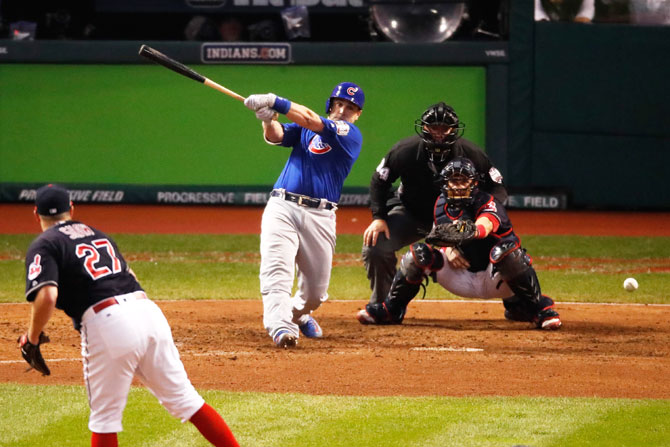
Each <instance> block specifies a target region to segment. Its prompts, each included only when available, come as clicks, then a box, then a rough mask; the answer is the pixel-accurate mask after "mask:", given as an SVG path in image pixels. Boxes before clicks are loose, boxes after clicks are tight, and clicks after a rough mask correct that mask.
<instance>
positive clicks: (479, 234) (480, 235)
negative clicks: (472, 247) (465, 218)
mask: <svg viewBox="0 0 670 447" xmlns="http://www.w3.org/2000/svg"><path fill="white" fill-rule="evenodd" d="M485 237H486V228H484V225H482V224H479V225H477V239H484V238H485Z"/></svg>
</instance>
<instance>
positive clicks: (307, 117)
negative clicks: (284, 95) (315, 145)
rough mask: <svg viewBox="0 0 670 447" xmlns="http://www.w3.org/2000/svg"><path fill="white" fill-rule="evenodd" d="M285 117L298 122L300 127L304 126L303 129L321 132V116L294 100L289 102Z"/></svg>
mask: <svg viewBox="0 0 670 447" xmlns="http://www.w3.org/2000/svg"><path fill="white" fill-rule="evenodd" d="M286 118H288V119H290V120H291V121H293V122H294V123H296V124H298V125H299V126H300V127H304V128H305V129H309V130H312V131H314V132H316V133H319V132H321V131H322V130H323V127H324V126H323V121H321V117H320V116H319V115H318V114H317V113H316V112H314V111H313V110H312V109H309V108H307V107H305V106H303V105H302V104H298V103H295V102H293V103H291V108H290V109H289V111H288V112H287V113H286Z"/></svg>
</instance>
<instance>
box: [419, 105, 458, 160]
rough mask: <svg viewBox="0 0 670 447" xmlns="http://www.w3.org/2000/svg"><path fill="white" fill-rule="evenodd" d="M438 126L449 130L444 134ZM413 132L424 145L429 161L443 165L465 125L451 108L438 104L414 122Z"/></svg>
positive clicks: (429, 108)
mask: <svg viewBox="0 0 670 447" xmlns="http://www.w3.org/2000/svg"><path fill="white" fill-rule="evenodd" d="M433 126H435V127H433ZM438 126H439V127H441V128H449V130H448V132H444V131H442V130H441V129H438V128H437V127H438ZM431 128H432V129H431ZM414 130H415V131H416V133H417V134H418V135H419V136H420V137H421V139H422V140H423V142H424V143H425V145H424V147H425V149H426V151H428V157H429V158H430V161H432V162H433V163H444V161H446V159H447V156H448V155H449V152H450V150H451V145H452V144H454V143H455V142H456V140H458V139H459V138H461V137H462V136H463V132H464V131H465V124H464V123H461V122H460V121H459V120H458V115H456V112H455V111H454V109H453V108H452V107H451V106H449V105H447V104H445V103H443V102H439V103H437V104H433V105H432V106H430V107H428V108H427V109H426V111H425V112H423V115H421V118H419V119H418V120H416V121H414ZM431 130H433V131H432V132H431Z"/></svg>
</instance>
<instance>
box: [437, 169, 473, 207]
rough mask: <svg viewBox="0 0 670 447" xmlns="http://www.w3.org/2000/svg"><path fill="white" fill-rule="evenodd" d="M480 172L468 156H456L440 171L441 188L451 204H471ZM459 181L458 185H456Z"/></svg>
mask: <svg viewBox="0 0 670 447" xmlns="http://www.w3.org/2000/svg"><path fill="white" fill-rule="evenodd" d="M479 178H480V176H479V174H478V173H477V168H475V165H474V163H472V161H471V160H470V159H468V158H464V157H456V158H454V159H453V160H451V161H449V163H447V165H446V166H445V167H444V169H442V171H441V172H440V181H441V183H442V185H441V189H442V193H443V194H444V196H445V197H446V198H447V203H448V204H449V205H458V206H463V205H469V204H470V203H472V200H473V197H472V191H473V190H474V189H475V187H477V184H478V183H479ZM456 183H458V185H456Z"/></svg>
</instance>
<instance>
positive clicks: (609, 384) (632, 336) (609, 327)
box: [0, 204, 670, 399]
mask: <svg viewBox="0 0 670 447" xmlns="http://www.w3.org/2000/svg"><path fill="white" fill-rule="evenodd" d="M31 209H32V207H31V206H29V205H7V204H0V215H2V216H3V217H4V219H0V233H35V234H36V233H37V225H36V223H35V221H34V220H32V218H31V216H30V210H31ZM76 212H77V215H76V217H77V218H79V219H81V220H84V221H86V222H88V223H90V224H91V225H93V226H97V227H99V228H101V229H103V230H104V231H107V232H110V233H116V232H138V233H181V232H184V233H189V232H190V233H235V232H237V233H254V232H256V231H257V230H258V229H259V227H260V214H261V210H260V209H258V208H242V207H238V208H214V207H151V206H130V207H117V206H107V207H105V206H97V205H85V206H82V207H80V208H77V209H76ZM367 213H368V212H367V210H364V209H360V208H350V209H346V208H345V209H341V210H339V211H338V227H339V228H338V230H339V232H340V233H352V234H360V233H361V232H362V231H363V229H364V228H365V226H366V225H367V223H368V222H369V216H368V214H367ZM511 214H512V219H513V222H514V223H515V228H516V229H517V230H518V232H519V233H520V234H521V235H522V236H523V235H524V234H584V235H593V234H606V235H622V236H637V235H658V236H670V213H641V214H631V213H602V214H600V213H591V212H582V213H569V212H536V211H535V212H531V211H513V212H512V213H511ZM649 222H655V224H654V225H649ZM652 232H653V234H650V233H652ZM17 280H19V278H17ZM150 292H151V291H149V293H150ZM363 304H364V303H363V302H361V301H349V302H347V301H344V302H327V303H325V304H324V305H323V306H322V307H321V308H320V309H319V310H318V311H317V312H316V313H315V316H316V317H317V318H318V320H319V322H320V323H321V325H322V327H323V329H324V332H325V337H324V338H323V339H321V340H309V339H300V343H299V346H298V349H296V350H294V351H282V350H278V349H276V348H274V347H273V345H272V344H271V341H270V339H269V337H268V336H267V335H266V334H265V333H264V331H263V328H262V324H261V314H262V305H261V302H260V301H187V302H184V301H176V302H159V305H160V307H161V308H162V309H163V310H164V312H165V314H166V316H167V318H168V320H169V321H170V323H171V325H172V328H173V333H174V337H175V341H176V342H177V344H178V347H179V349H180V352H181V355H182V359H183V360H184V363H185V364H186V368H187V371H188V372H189V375H190V377H191V378H192V380H193V382H194V384H195V385H196V386H197V387H202V388H212V389H224V390H231V391H264V392H298V393H309V394H341V395H449V396H487V395H508V396H517V395H528V396H599V397H629V398H664V399H667V398H670V381H668V380H667V373H668V371H670V327H669V326H668V324H667V321H670V307H669V306H652V305H649V306H639V305H590V304H584V305H580V304H569V303H558V306H557V308H558V310H559V312H560V313H561V316H562V318H563V320H564V327H563V328H562V329H561V330H560V331H556V332H541V331H537V330H534V329H532V328H531V327H530V326H529V325H527V324H524V323H512V322H508V321H505V320H504V319H503V317H502V305H501V304H500V301H499V300H494V301H491V302H482V301H466V302H429V301H420V300H418V301H417V302H413V303H412V305H411V306H410V309H409V312H408V316H407V319H406V321H405V324H403V325H402V326H383V327H369V326H362V325H360V324H359V323H358V322H357V321H356V320H355V319H354V315H355V312H356V311H357V310H358V309H359V308H361V307H362V306H363ZM29 312H30V311H29V306H28V304H23V303H22V304H4V305H0V338H1V339H2V340H4V342H3V343H1V344H0V381H2V382H20V383H44V384H54V383H63V384H81V383H82V372H81V369H82V368H81V361H80V360H79V357H80V354H79V351H80V347H79V334H78V333H77V332H76V331H74V330H73V329H72V325H71V323H70V321H69V319H67V318H66V317H65V316H64V314H63V313H62V312H57V313H56V315H55V317H54V319H53V320H52V322H51V323H50V324H49V326H48V329H47V331H48V332H49V334H50V335H51V337H52V340H53V342H52V343H51V344H49V345H46V346H45V348H44V354H45V358H47V361H48V362H49V363H50V365H51V368H52V375H51V376H50V377H48V378H46V377H41V376H40V375H39V374H37V373H36V372H34V371H31V372H29V373H24V371H25V368H26V366H25V363H24V362H23V361H22V360H21V359H20V355H19V353H18V350H17V348H16V344H15V340H16V337H17V336H18V334H20V333H22V332H24V331H25V328H26V327H27V323H28V318H29Z"/></svg>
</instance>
